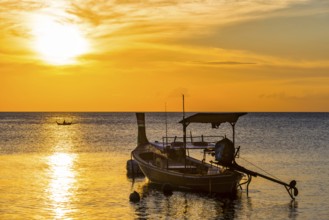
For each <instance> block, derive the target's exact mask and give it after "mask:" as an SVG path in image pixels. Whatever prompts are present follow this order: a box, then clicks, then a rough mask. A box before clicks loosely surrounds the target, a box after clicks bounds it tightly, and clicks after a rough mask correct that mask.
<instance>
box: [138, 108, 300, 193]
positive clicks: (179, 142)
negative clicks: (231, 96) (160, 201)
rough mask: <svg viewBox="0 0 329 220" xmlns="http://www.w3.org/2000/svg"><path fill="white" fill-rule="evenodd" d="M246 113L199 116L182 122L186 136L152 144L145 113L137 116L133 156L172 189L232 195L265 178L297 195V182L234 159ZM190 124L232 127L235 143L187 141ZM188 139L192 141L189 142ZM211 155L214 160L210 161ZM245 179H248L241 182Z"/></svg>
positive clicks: (146, 171)
mask: <svg viewBox="0 0 329 220" xmlns="http://www.w3.org/2000/svg"><path fill="white" fill-rule="evenodd" d="M245 114H247V113H197V114H194V115H192V116H190V117H187V118H185V114H184V116H183V120H181V121H180V122H179V123H181V124H182V125H183V137H168V136H165V137H163V138H162V141H160V142H159V141H156V142H149V141H148V139H147V137H146V129H145V114H144V113H136V117H137V124H138V138H137V147H136V148H135V149H134V150H133V151H132V157H133V158H134V160H135V161H136V162H137V163H138V165H139V167H140V169H141V171H142V172H143V173H144V175H145V176H146V177H147V178H148V179H149V180H150V181H151V182H153V183H157V184H161V185H163V186H170V187H172V188H178V189H187V190H192V191H203V192H209V193H219V194H232V193H235V192H236V191H237V189H238V188H239V187H240V188H241V185H243V184H247V193H248V187H249V184H250V182H251V180H252V177H257V176H259V177H263V178H265V179H268V180H270V181H273V182H276V183H278V184H281V185H283V186H284V187H285V188H286V190H287V192H288V193H289V195H290V197H291V198H292V199H294V197H295V196H297V195H298V190H297V188H296V181H295V180H293V181H291V182H290V183H289V184H288V183H285V182H282V181H281V180H278V179H274V178H272V177H269V176H266V175H263V174H260V173H257V172H254V171H251V170H248V169H246V168H244V167H242V166H240V165H238V164H237V162H236V160H235V158H236V157H237V156H238V154H239V149H240V147H238V148H236V147H235V125H236V123H237V121H238V119H239V118H240V117H241V116H243V115H245ZM191 123H208V124H211V127H212V128H218V127H219V126H220V125H221V124H222V123H229V124H231V126H232V131H233V134H232V140H230V139H229V138H227V137H226V136H203V135H201V136H193V137H192V135H191V137H189V138H187V136H186V128H187V126H188V125H189V124H191ZM188 139H189V140H188ZM192 150H198V151H199V152H200V151H203V156H202V155H201V158H202V159H201V158H198V159H197V158H195V157H192V156H190V155H191V154H190V153H189V152H190V151H192ZM208 155H210V156H211V157H212V158H213V159H214V161H213V160H207V159H206V157H207V156H208ZM243 176H246V177H247V180H246V181H244V182H243V183H240V181H241V179H242V178H243Z"/></svg>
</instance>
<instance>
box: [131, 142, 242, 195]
mask: <svg viewBox="0 0 329 220" xmlns="http://www.w3.org/2000/svg"><path fill="white" fill-rule="evenodd" d="M146 148H148V149H150V148H152V147H151V146H148V147H146ZM141 153H142V151H140V150H138V149H136V150H134V151H133V152H132V155H133V158H134V159H135V160H136V161H137V163H138V165H139V167H140V168H141V170H142V172H143V173H144V174H145V176H146V177H147V178H148V179H149V180H150V181H151V182H154V183H158V184H169V185H171V186H172V187H174V188H180V189H187V190H193V191H203V192H210V193H219V194H231V193H234V192H236V189H237V186H238V184H239V182H240V180H241V178H242V174H241V173H239V172H236V171H231V170H227V171H225V172H224V173H219V174H201V173H196V174H190V173H182V172H177V171H173V170H169V169H167V167H165V166H162V167H159V166H157V165H154V164H152V163H150V162H149V161H145V160H143V158H141V157H140V154H141Z"/></svg>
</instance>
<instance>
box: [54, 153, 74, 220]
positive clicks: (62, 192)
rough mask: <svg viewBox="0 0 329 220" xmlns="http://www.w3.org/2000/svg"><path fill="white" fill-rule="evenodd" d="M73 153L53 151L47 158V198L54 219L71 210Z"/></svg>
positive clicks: (60, 217) (62, 216)
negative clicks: (48, 173) (48, 172)
mask: <svg viewBox="0 0 329 220" xmlns="http://www.w3.org/2000/svg"><path fill="white" fill-rule="evenodd" d="M76 157H77V156H76V155H75V154H67V153H55V154H53V155H51V156H49V158H48V163H49V168H50V179H51V180H50V184H49V189H48V193H49V198H50V201H51V206H52V209H53V211H54V215H55V218H56V219H62V218H64V217H65V216H66V215H67V214H68V213H69V212H72V211H73V209H72V207H71V203H72V200H73V198H74V189H75V187H74V185H75V182H76V174H75V171H74V167H73V166H74V161H75V160H76Z"/></svg>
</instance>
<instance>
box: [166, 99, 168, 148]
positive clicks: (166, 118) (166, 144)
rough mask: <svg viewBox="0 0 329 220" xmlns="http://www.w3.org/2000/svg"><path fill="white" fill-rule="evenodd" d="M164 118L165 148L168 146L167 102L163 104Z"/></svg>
mask: <svg viewBox="0 0 329 220" xmlns="http://www.w3.org/2000/svg"><path fill="white" fill-rule="evenodd" d="M165 117H166V146H167V145H168V120H167V102H166V103H165Z"/></svg>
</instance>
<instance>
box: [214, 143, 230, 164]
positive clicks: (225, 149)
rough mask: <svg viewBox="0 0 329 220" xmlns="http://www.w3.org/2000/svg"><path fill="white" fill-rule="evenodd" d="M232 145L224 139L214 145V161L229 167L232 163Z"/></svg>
mask: <svg viewBox="0 0 329 220" xmlns="http://www.w3.org/2000/svg"><path fill="white" fill-rule="evenodd" d="M234 152H235V149H234V145H233V142H232V141H231V140H229V139H228V138H224V139H223V140H220V141H218V142H217V143H216V145H215V159H216V161H217V162H218V164H220V165H223V166H230V165H232V163H233V161H234Z"/></svg>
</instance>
